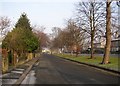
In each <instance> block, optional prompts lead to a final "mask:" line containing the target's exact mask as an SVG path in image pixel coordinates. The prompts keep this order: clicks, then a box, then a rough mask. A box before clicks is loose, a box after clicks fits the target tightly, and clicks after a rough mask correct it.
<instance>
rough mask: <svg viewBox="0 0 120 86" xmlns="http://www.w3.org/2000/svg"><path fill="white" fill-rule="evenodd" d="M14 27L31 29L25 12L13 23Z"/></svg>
mask: <svg viewBox="0 0 120 86" xmlns="http://www.w3.org/2000/svg"><path fill="white" fill-rule="evenodd" d="M15 28H23V29H29V30H32V28H31V26H30V22H29V19H28V18H27V15H26V14H25V13H23V14H22V15H21V16H20V18H19V20H18V22H17V23H16V25H15Z"/></svg>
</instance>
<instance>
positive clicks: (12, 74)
mask: <svg viewBox="0 0 120 86" xmlns="http://www.w3.org/2000/svg"><path fill="white" fill-rule="evenodd" d="M38 59H39V58H33V59H32V60H30V61H27V62H25V63H24V64H22V65H19V66H17V67H16V68H13V69H10V70H9V71H8V72H7V73H5V74H3V75H2V76H1V77H0V80H2V85H3V86H6V85H9V86H10V85H11V86H12V85H14V84H17V85H19V84H21V82H22V81H23V80H24V78H25V77H26V76H27V74H28V73H29V71H30V70H31V68H32V66H33V65H34V63H35V62H36V61H37V60H38Z"/></svg>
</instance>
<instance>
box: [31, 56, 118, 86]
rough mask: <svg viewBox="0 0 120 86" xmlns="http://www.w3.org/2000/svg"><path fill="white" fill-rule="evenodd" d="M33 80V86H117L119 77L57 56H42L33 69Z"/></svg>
mask: <svg viewBox="0 0 120 86" xmlns="http://www.w3.org/2000/svg"><path fill="white" fill-rule="evenodd" d="M32 76H33V75H32ZM31 78H32V77H31ZM34 78H35V79H34V84H103V85H105V84H116V85H118V79H119V78H120V77H118V76H116V75H114V74H112V73H108V72H105V71H102V70H98V69H95V68H92V67H88V66H85V65H81V64H78V63H75V62H71V61H68V60H64V59H62V58H59V57H57V56H53V55H48V54H43V55H42V56H41V57H40V59H39V64H38V65H37V66H36V67H35V68H34ZM32 81H33V80H32ZM105 86H106V85H105Z"/></svg>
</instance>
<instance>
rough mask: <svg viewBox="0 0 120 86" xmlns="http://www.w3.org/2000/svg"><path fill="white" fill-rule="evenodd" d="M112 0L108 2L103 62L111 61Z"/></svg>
mask: <svg viewBox="0 0 120 86" xmlns="http://www.w3.org/2000/svg"><path fill="white" fill-rule="evenodd" d="M110 4H111V2H110V0H107V2H106V6H107V7H106V12H107V14H106V45H105V54H104V57H103V61H102V64H107V63H109V56H110V47H111V21H110V19H111V7H110Z"/></svg>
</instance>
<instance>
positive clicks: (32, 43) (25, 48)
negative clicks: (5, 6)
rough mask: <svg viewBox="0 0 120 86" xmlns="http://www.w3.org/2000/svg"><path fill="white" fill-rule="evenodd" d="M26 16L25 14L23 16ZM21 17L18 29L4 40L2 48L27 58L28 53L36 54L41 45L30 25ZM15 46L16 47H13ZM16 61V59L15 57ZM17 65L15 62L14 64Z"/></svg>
mask: <svg viewBox="0 0 120 86" xmlns="http://www.w3.org/2000/svg"><path fill="white" fill-rule="evenodd" d="M22 15H24V14H22ZM22 19H23V18H22V17H20V19H19V20H18V23H17V24H16V27H15V28H13V30H11V32H9V33H8V34H7V35H6V37H5V39H4V40H3V45H2V47H4V48H7V49H8V50H10V51H12V52H13V55H14V53H17V55H19V57H26V53H30V52H32V53H33V52H34V51H35V50H36V49H37V48H38V45H39V41H38V37H37V36H36V35H35V34H34V33H33V32H32V30H31V27H30V23H29V22H24V21H27V20H28V19H27V17H26V20H25V19H23V20H24V21H23V20H22ZM13 45H14V46H13ZM13 58H14V59H16V57H13ZM14 63H15V62H14Z"/></svg>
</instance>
